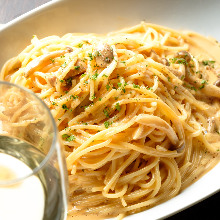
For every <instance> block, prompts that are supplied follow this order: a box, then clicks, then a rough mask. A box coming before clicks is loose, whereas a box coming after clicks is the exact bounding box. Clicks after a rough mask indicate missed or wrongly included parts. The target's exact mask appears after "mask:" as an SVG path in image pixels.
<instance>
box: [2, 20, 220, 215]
mask: <svg viewBox="0 0 220 220" xmlns="http://www.w3.org/2000/svg"><path fill="white" fill-rule="evenodd" d="M195 38H196V39H199V40H195ZM203 40H205V41H207V42H209V44H210V45H212V46H213V47H214V48H215V49H216V48H217V49H216V50H217V51H218V52H219V47H218V46H219V44H218V43H217V42H214V41H208V40H207V39H205V38H203V37H201V36H200V35H198V34H195V33H191V32H187V33H183V32H177V31H174V30H172V29H169V28H165V27H161V26H157V25H153V24H146V23H141V24H140V25H137V26H134V27H131V28H128V29H124V30H121V31H118V32H114V33H109V34H107V35H94V34H66V35H65V36H63V37H61V38H60V37H58V36H50V37H46V38H44V39H41V40H39V39H38V38H37V37H36V36H34V37H33V39H32V42H31V45H29V46H28V47H27V48H26V49H25V50H24V51H22V52H21V53H20V54H19V55H18V56H17V57H15V58H12V59H11V60H9V61H8V62H7V63H6V64H5V66H4V67H3V69H2V72H1V79H3V80H7V81H10V82H13V83H17V84H19V85H23V86H25V87H27V88H29V89H31V90H32V91H34V92H35V93H37V94H38V95H39V97H40V98H42V99H43V100H44V101H45V102H46V104H47V105H48V107H49V108H50V109H51V111H52V114H53V116H54V118H55V119H56V122H57V126H58V128H59V131H60V135H61V136H62V139H63V144H64V146H65V155H66V161H67V169H68V172H69V184H70V203H71V204H72V209H71V210H70V213H72V214H77V213H86V214H92V215H94V214H98V215H100V216H103V217H111V216H117V215H118V216H119V217H120V218H121V217H123V216H125V215H128V214H132V213H135V212H139V211H142V210H144V209H147V208H150V207H152V206H154V205H157V204H159V203H161V202H163V201H166V200H168V199H170V198H172V197H174V196H175V195H177V194H178V193H179V192H180V191H181V190H183V189H184V188H186V187H187V186H188V185H190V184H192V182H193V181H194V180H195V179H196V178H198V177H200V176H201V175H202V174H203V173H204V172H206V171H207V170H209V169H211V167H213V166H214V165H215V164H216V163H217V162H218V160H219V154H218V151H219V149H220V135H219V132H220V102H219V100H220V88H219V84H220V82H219V81H220V80H219V77H220V66H219V63H218V62H219V61H218V60H216V59H217V58H216V57H214V58H213V57H212V54H211V55H210V54H208V53H207V51H206V50H207V48H203V47H202V46H201V45H200V44H199V42H200V41H203Z"/></svg>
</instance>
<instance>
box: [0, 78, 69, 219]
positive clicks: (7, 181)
mask: <svg viewBox="0 0 220 220" xmlns="http://www.w3.org/2000/svg"><path fill="white" fill-rule="evenodd" d="M60 143H61V142H60V141H59V137H58V132H57V128H56V124H55V121H54V119H53V117H52V115H51V113H50V110H49V109H48V108H47V106H46V105H45V103H44V102H43V101H42V100H41V99H39V98H38V97H37V96H36V95H35V94H34V93H33V92H31V91H29V90H27V89H25V88H22V87H20V86H17V85H14V84H11V83H8V82H3V81H0V219H4V220H12V219H13V220H14V219H22V220H26V219H27V220H29V219H32V220H64V219H66V216H67V171H66V164H65V158H64V155H63V152H62V146H61V144H60Z"/></svg>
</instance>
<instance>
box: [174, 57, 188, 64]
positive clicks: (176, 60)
mask: <svg viewBox="0 0 220 220" xmlns="http://www.w3.org/2000/svg"><path fill="white" fill-rule="evenodd" d="M170 61H171V63H177V64H183V65H188V63H187V61H186V60H185V59H184V58H177V57H174V58H172V59H170Z"/></svg>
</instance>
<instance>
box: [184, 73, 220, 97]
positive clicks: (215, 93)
mask: <svg viewBox="0 0 220 220" xmlns="http://www.w3.org/2000/svg"><path fill="white" fill-rule="evenodd" d="M186 81H188V82H189V83H190V84H192V85H193V86H195V87H197V88H199V90H198V91H201V92H202V93H203V94H205V95H207V96H209V97H210V96H211V97H216V98H220V88H219V87H217V86H215V85H211V84H204V83H203V80H201V79H198V78H197V77H196V76H195V75H192V74H191V75H190V74H187V75H186Z"/></svg>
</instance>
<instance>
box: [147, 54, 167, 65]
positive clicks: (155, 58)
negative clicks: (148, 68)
mask: <svg viewBox="0 0 220 220" xmlns="http://www.w3.org/2000/svg"><path fill="white" fill-rule="evenodd" d="M150 56H151V58H152V59H153V60H154V61H156V62H158V63H162V64H164V65H166V66H169V65H170V63H169V61H168V60H167V59H166V58H165V57H163V58H161V57H160V56H159V55H158V54H157V53H156V51H154V50H151V54H150Z"/></svg>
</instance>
